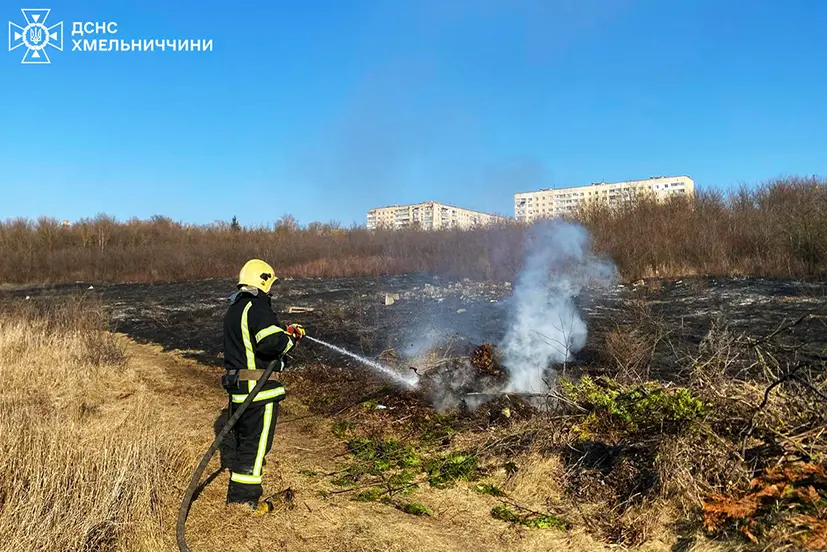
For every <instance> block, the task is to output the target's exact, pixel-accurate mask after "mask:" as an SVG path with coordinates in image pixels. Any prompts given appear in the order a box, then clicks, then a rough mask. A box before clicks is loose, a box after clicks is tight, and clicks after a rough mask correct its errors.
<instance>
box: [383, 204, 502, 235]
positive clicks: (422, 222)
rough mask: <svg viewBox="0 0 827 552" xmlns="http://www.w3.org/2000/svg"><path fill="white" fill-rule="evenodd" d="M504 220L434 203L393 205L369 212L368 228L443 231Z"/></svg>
mask: <svg viewBox="0 0 827 552" xmlns="http://www.w3.org/2000/svg"><path fill="white" fill-rule="evenodd" d="M505 220H507V219H506V218H505V217H500V216H497V215H490V214H488V213H481V212H479V211H472V210H470V209H463V208H461V207H454V206H453V205H445V204H443V203H437V202H435V201H428V202H425V203H416V204H413V205H391V206H389V207H380V208H377V209H371V210H370V211H368V221H367V226H368V228H369V229H375V228H393V229H398V228H410V227H419V228H422V229H424V230H440V229H443V228H463V229H464V228H471V227H474V226H483V225H486V224H490V223H492V222H502V221H505Z"/></svg>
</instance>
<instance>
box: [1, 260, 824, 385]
mask: <svg viewBox="0 0 827 552" xmlns="http://www.w3.org/2000/svg"><path fill="white" fill-rule="evenodd" d="M274 290H275V294H276V298H275V299H274V307H275V310H276V311H277V312H278V313H279V316H280V317H281V318H282V320H283V321H284V322H285V323H287V322H299V323H302V324H304V325H305V327H306V328H307V330H308V333H309V334H310V335H313V336H316V337H318V338H321V339H324V340H327V341H330V342H332V343H334V344H337V345H340V346H342V347H345V348H347V349H349V350H351V351H353V352H356V353H359V354H364V355H366V356H370V357H378V356H379V355H380V354H381V353H382V352H383V351H385V352H387V351H388V350H394V351H399V352H403V353H404V352H408V353H416V352H420V351H417V348H418V347H419V346H420V345H421V344H422V343H424V342H426V341H427V342H433V338H441V339H443V340H451V339H453V340H455V341H456V340H458V341H464V342H467V343H471V344H473V343H481V342H483V341H485V342H489V343H494V344H496V343H497V342H498V341H499V340H500V339H501V338H502V336H503V334H504V331H505V327H506V324H507V322H508V318H507V311H508V307H509V300H510V297H511V292H512V286H511V284H510V283H507V282H503V283H495V284H482V283H475V282H470V281H467V280H466V281H462V282H448V281H445V280H441V279H438V278H436V277H431V276H427V275H404V276H393V277H382V278H338V279H303V280H285V281H282V282H281V283H280V284H279V285H278V287H276V288H274ZM233 291H234V282H233V281H232V280H202V281H191V282H178V283H168V284H98V283H88V282H87V283H77V284H74V285H60V286H48V287H29V288H17V289H8V288H7V289H0V300H6V301H8V300H11V301H14V300H20V299H24V298H25V297H27V296H28V297H30V298H31V300H34V301H37V300H46V301H48V300H53V299H56V298H58V297H60V296H62V295H67V294H74V293H83V294H93V295H94V296H95V297H97V298H100V299H101V300H102V301H103V302H104V303H105V305H106V306H107V307H108V308H109V310H110V313H111V320H112V324H113V327H114V329H115V330H116V331H119V332H123V333H125V334H127V335H129V336H130V337H132V338H133V339H135V340H136V341H138V342H144V343H147V342H151V343H157V344H160V345H161V346H163V347H164V348H165V349H166V350H178V351H180V352H182V353H183V354H184V355H185V356H189V357H191V358H194V359H196V360H198V361H200V362H204V363H207V364H211V365H214V366H216V367H220V366H221V365H222V360H221V350H222V341H221V328H222V317H223V315H224V312H225V309H226V306H227V298H228V297H229V295H230V294H231V293H232V292H233ZM388 296H390V298H391V299H392V301H386V297H388ZM576 301H577V304H578V306H579V307H580V309H581V312H582V315H583V318H584V319H585V321H586V323H587V325H588V329H589V335H588V340H587V344H586V347H585V348H584V349H583V350H582V351H580V352H578V354H577V355H576V357H577V358H576V361H575V364H577V363H580V364H589V363H592V362H596V361H598V360H599V359H600V357H601V354H602V351H603V349H604V348H605V347H604V343H605V336H606V333H607V332H609V331H612V329H614V328H617V327H618V325H622V324H627V323H628V324H633V323H635V321H636V320H638V321H639V317H640V312H641V305H645V307H646V309H647V310H648V314H647V319H648V320H649V322H650V323H656V324H658V325H659V327H660V328H662V333H664V334H668V336H669V340H668V341H669V342H670V346H669V347H662V348H661V349H662V351H660V354H661V358H659V359H657V360H656V361H655V362H654V366H655V370H654V373H655V375H660V376H661V377H666V378H669V376H670V374H669V371H670V367H671V365H672V363H673V360H674V359H673V358H672V357H671V356H670V355H671V354H672V353H674V344H675V343H680V345H681V346H682V347H684V348H690V349H691V348H692V347H697V345H698V344H699V343H700V342H701V340H702V339H703V338H704V336H706V335H707V333H708V332H709V330H710V328H711V327H712V326H713V325H714V324H719V325H728V327H729V329H730V330H731V331H732V332H734V333H744V334H746V335H748V336H751V337H755V338H760V337H762V336H765V335H768V334H770V333H771V332H773V331H774V330H775V329H777V328H778V327H779V326H781V325H783V324H786V323H790V322H792V321H795V320H797V319H798V318H800V317H801V316H803V315H805V314H811V315H813V318H812V320H811V322H813V321H814V322H815V323H808V324H802V325H800V326H799V327H797V328H796V332H798V333H797V338H798V340H799V341H801V342H806V343H807V345H806V346H805V347H803V348H802V349H801V350H799V351H798V354H803V355H805V356H808V355H812V356H820V355H822V354H823V351H824V350H825V349H827V323H825V320H827V286H825V284H823V283H805V282H801V281H793V280H780V279H767V278H749V277H744V278H710V277H693V278H684V279H673V280H649V281H647V282H642V281H641V282H638V283H636V284H631V285H615V286H612V287H611V288H609V289H591V290H585V291H583V292H582V293H581V295H580V296H579V297H577V298H576ZM386 302H392V304H390V305H387V304H386ZM294 306H297V307H304V308H311V309H313V311H312V312H302V313H295V314H292V313H290V312H288V310H289V308H290V307H294ZM311 359H315V360H317V361H320V362H322V363H325V364H335V365H336V366H338V367H346V368H351V369H353V370H355V371H356V372H357V373H361V374H363V375H364V376H365V377H367V378H369V379H372V377H371V374H370V373H369V372H368V371H367V370H366V369H363V367H361V366H360V365H359V363H358V362H355V361H352V360H350V359H347V358H342V357H341V356H339V355H337V354H336V353H331V352H330V351H329V350H327V349H326V348H324V347H322V346H320V345H317V344H314V343H312V342H310V341H309V340H305V342H303V343H302V351H301V352H300V353H299V357H298V358H297V359H296V360H303V361H307V360H311ZM298 364H300V363H296V366H297V367H298Z"/></svg>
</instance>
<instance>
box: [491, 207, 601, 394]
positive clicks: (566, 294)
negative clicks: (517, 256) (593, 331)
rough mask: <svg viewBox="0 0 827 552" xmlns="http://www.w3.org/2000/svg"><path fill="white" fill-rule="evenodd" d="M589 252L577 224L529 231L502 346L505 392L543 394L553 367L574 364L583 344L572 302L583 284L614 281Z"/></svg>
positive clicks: (583, 334) (548, 223)
mask: <svg viewBox="0 0 827 552" xmlns="http://www.w3.org/2000/svg"><path fill="white" fill-rule="evenodd" d="M590 249H591V243H590V239H589V234H588V231H587V230H586V229H585V228H584V227H583V226H580V225H578V224H574V223H570V222H565V221H561V220H553V221H542V222H540V223H537V224H535V225H533V226H532V227H531V229H530V231H529V234H528V236H527V243H526V259H525V265H524V267H523V270H522V272H520V274H519V276H518V278H517V281H516V282H515V287H514V293H513V296H512V298H511V301H512V305H511V307H512V308H511V309H510V310H509V312H508V320H507V324H508V330H507V332H506V334H505V337H504V338H503V341H502V343H501V344H500V350H501V352H502V354H503V364H504V365H505V367H506V369H507V370H508V372H509V375H510V380H509V383H508V386H507V387H506V389H504V391H506V392H517V393H543V392H545V391H546V390H547V389H548V388H549V387H550V386H551V385H553V384H554V379H555V371H554V369H553V366H554V365H560V364H562V363H564V362H567V361H570V360H572V358H573V355H574V354H575V353H577V352H578V351H579V350H580V349H582V348H583V346H584V345H585V344H586V335H587V328H586V323H585V322H584V321H583V319H582V317H581V316H580V313H579V311H578V309H577V306H576V304H575V297H576V296H577V295H579V294H580V291H581V290H582V289H583V287H585V286H587V285H590V284H598V285H605V284H608V283H610V282H613V281H615V280H616V278H617V270H616V268H615V266H614V265H613V264H612V263H610V262H607V261H602V260H599V259H597V258H595V257H594V256H593V255H592V253H591V251H590Z"/></svg>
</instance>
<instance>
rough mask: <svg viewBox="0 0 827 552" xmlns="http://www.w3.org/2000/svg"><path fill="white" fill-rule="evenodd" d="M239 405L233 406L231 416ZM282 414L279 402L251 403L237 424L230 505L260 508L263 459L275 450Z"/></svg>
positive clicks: (229, 497)
mask: <svg viewBox="0 0 827 552" xmlns="http://www.w3.org/2000/svg"><path fill="white" fill-rule="evenodd" d="M239 406H240V404H234V403H233V404H231V405H230V409H231V410H230V413H229V416H232V415H233V414H234V413H235V411H236V409H237V408H238V407H239ZM278 413H279V403H278V402H273V401H270V402H267V403H265V404H256V403H251V404H250V405H249V406H248V407H247V409H246V410H245V411H244V413H243V414H242V415H241V418H239V420H238V422H236V424H235V427H234V428H233V429H234V432H235V456H234V458H233V462H232V465H231V466H230V484H229V487H228V489H227V503H228V504H229V503H234V502H242V503H244V502H246V503H249V504H250V505H251V506H256V505H257V504H258V499H259V498H260V497H261V494H262V488H261V476H262V472H263V469H264V465H265V461H264V457H265V456H266V455H267V453H268V452H270V447H272V446H273V434H274V432H275V429H276V419H277V418H278Z"/></svg>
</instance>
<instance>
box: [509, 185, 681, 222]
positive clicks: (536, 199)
mask: <svg viewBox="0 0 827 552" xmlns="http://www.w3.org/2000/svg"><path fill="white" fill-rule="evenodd" d="M675 195H678V196H690V197H691V196H694V195H695V182H694V181H693V180H692V179H691V178H689V177H688V176H655V177H652V178H647V179H646V180H630V181H626V182H597V183H593V184H590V185H588V186H578V187H573V188H559V189H547V190H537V191H536V192H522V193H517V194H514V218H515V219H516V220H517V221H518V222H531V221H532V220H536V219H538V218H552V217H557V216H561V215H564V214H566V213H570V212H572V211H575V210H576V209H577V208H579V207H581V206H584V205H589V204H592V203H596V202H603V203H604V204H607V205H610V206H617V205H622V204H624V203H628V202H631V201H634V200H635V199H638V198H642V197H646V196H648V197H653V198H655V199H656V200H657V201H663V200H664V199H666V198H668V197H671V196H675Z"/></svg>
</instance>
